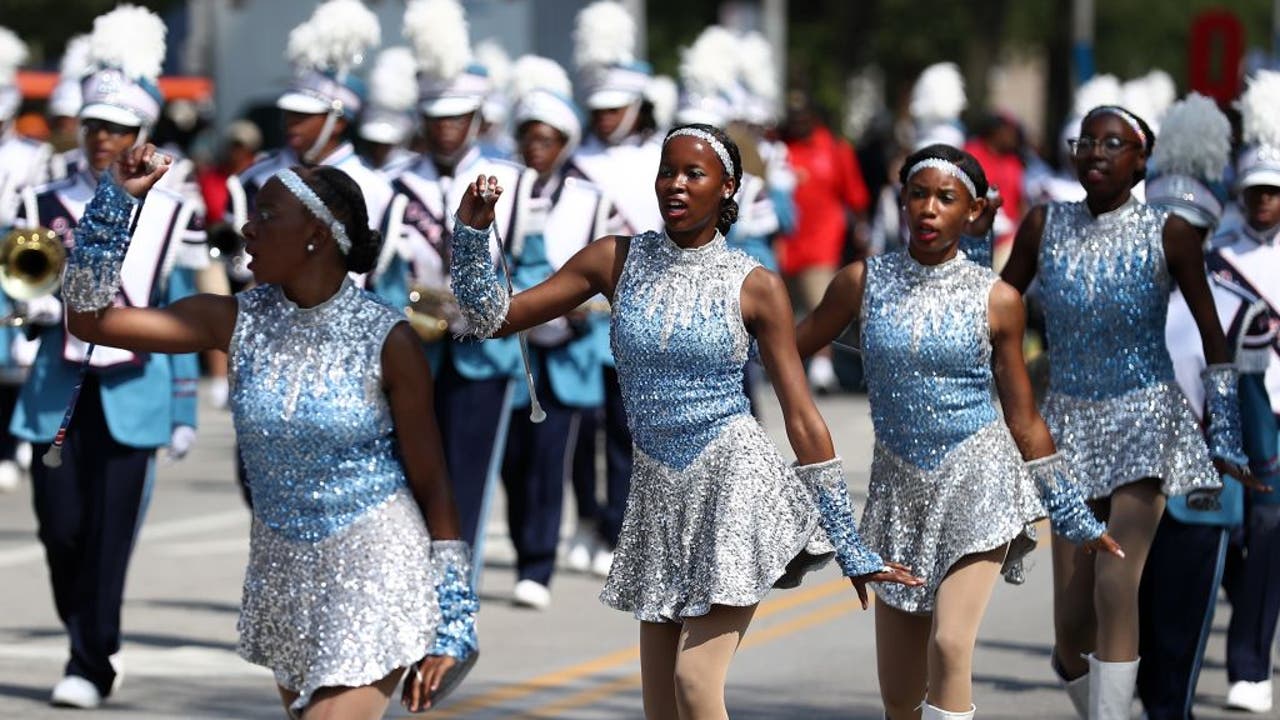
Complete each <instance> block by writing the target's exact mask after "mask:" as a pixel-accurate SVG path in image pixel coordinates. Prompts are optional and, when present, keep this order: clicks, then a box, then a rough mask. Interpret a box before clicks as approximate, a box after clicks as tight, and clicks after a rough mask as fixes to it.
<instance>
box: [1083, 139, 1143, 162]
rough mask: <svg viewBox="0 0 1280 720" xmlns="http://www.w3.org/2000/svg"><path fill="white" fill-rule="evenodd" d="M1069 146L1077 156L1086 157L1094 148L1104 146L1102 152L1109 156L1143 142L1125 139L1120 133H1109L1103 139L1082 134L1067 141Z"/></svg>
mask: <svg viewBox="0 0 1280 720" xmlns="http://www.w3.org/2000/svg"><path fill="white" fill-rule="evenodd" d="M1067 147H1069V148H1071V154H1072V155H1075V156H1076V157H1085V156H1087V155H1091V154H1092V153H1093V149H1094V148H1098V147H1100V148H1102V154H1103V155H1105V156H1107V157H1115V156H1117V155H1119V154H1120V153H1122V152H1124V149H1125V148H1127V147H1142V143H1140V142H1137V141H1134V140H1125V139H1124V138H1122V137H1120V136H1119V135H1108V136H1106V137H1104V138H1102V139H1101V140H1099V139H1098V138H1095V137H1090V136H1088V135H1082V136H1080V137H1078V138H1071V139H1070V140H1068V141H1067Z"/></svg>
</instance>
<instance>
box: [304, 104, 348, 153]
mask: <svg viewBox="0 0 1280 720" xmlns="http://www.w3.org/2000/svg"><path fill="white" fill-rule="evenodd" d="M340 117H342V108H341V107H334V108H331V109H330V110H329V112H328V114H326V115H325V116H324V126H323V127H321V128H320V134H319V135H317V136H316V141H315V142H313V143H311V147H310V148H308V149H307V151H306V152H305V153H303V155H302V162H303V163H304V164H307V165H315V164H316V163H318V162H320V159H321V158H320V153H321V152H323V151H324V149H325V147H326V146H328V144H329V140H330V139H331V138H332V137H333V128H334V126H336V125H337V124H338V118H340Z"/></svg>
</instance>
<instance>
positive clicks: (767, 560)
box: [600, 415, 818, 622]
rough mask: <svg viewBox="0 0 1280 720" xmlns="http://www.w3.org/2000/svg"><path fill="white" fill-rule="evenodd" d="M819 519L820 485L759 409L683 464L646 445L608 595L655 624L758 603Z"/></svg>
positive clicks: (635, 469) (606, 599)
mask: <svg viewBox="0 0 1280 720" xmlns="http://www.w3.org/2000/svg"><path fill="white" fill-rule="evenodd" d="M817 527H818V514H817V505H816V503H815V500H814V498H813V495H812V493H811V492H810V491H809V490H808V489H806V488H805V487H804V486H803V484H802V483H801V482H800V480H799V479H797V478H796V475H795V472H794V471H793V470H792V469H791V467H790V465H789V464H788V463H787V462H786V461H784V460H783V459H782V457H781V456H780V455H779V454H778V450H777V448H775V447H774V446H773V443H772V442H770V441H769V438H768V437H767V436H766V435H765V432H764V429H763V428H761V427H760V424H759V423H758V422H756V420H755V418H753V417H751V416H750V415H741V416H738V417H736V418H734V419H733V420H731V421H729V423H728V424H726V425H725V427H724V429H723V430H721V432H720V434H719V435H718V436H717V437H716V439H715V440H713V441H711V443H710V444H708V445H707V447H705V448H703V450H702V453H701V454H700V455H699V456H698V458H697V459H696V460H694V461H693V463H692V464H690V465H689V466H688V467H687V468H685V469H683V470H677V469H675V468H672V467H669V466H667V465H664V464H662V463H660V462H658V461H657V460H655V459H653V458H651V457H649V456H648V455H646V454H645V453H644V451H643V450H641V449H640V448H638V447H637V448H635V459H634V464H633V465H632V469H631V492H630V494H629V495H628V496H627V509H626V514H625V515H624V517H623V521H622V533H621V536H620V537H619V539H618V548H617V550H616V552H615V553H614V556H613V567H612V568H611V569H610V570H609V578H608V580H606V581H605V585H604V590H603V591H601V593H600V600H601V601H602V602H603V603H605V604H606V605H608V606H610V607H613V608H615V609H618V610H624V611H629V612H631V613H633V614H634V615H635V617H636V618H637V619H639V620H643V621H647V622H679V621H680V620H681V619H682V618H688V617H696V616H699V615H705V614H706V613H707V612H708V611H710V610H711V606H712V605H731V606H736V607H743V606H747V605H754V604H755V603H758V602H760V600H761V599H763V598H764V596H765V595H766V594H768V592H769V589H770V588H772V587H773V584H774V582H775V581H777V580H778V578H780V577H781V576H782V574H783V571H784V570H785V569H786V566H787V563H788V562H790V561H791V560H792V559H793V558H794V557H795V556H796V555H797V554H798V553H799V552H800V551H801V550H802V549H803V548H804V547H805V546H806V544H808V543H809V541H810V539H811V538H812V537H813V536H814V534H815V530H816V529H817Z"/></svg>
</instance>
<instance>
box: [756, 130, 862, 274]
mask: <svg viewBox="0 0 1280 720" xmlns="http://www.w3.org/2000/svg"><path fill="white" fill-rule="evenodd" d="M787 157H788V159H789V160H790V161H791V167H792V169H793V170H794V171H795V174H796V190H795V205H796V216H797V218H796V219H797V222H796V229H795V232H793V233H791V234H790V235H786V236H783V237H782V238H781V239H780V240H779V242H778V262H779V265H780V266H781V269H782V274H783V275H795V274H796V273H799V272H801V271H802V270H806V269H809V268H832V269H834V268H837V267H839V266H840V256H841V252H842V250H843V249H844V243H845V236H846V232H847V230H848V223H847V222H846V219H845V210H846V208H848V209H852V210H854V211H855V212H862V211H864V210H866V209H867V206H868V205H869V204H870V202H871V198H870V196H869V195H868V193H867V186H866V183H864V182H863V181H862V170H861V169H859V168H858V159H857V158H856V157H855V156H854V154H853V148H852V147H851V146H850V145H849V143H847V142H845V141H844V140H841V139H839V138H837V137H835V136H834V135H832V134H831V131H830V130H828V129H827V128H825V127H822V126H820V125H819V126H817V127H815V128H814V130H813V132H812V133H811V134H810V135H809V137H807V138H804V139H802V140H788V141H787Z"/></svg>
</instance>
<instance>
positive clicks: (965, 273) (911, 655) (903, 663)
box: [796, 145, 1120, 720]
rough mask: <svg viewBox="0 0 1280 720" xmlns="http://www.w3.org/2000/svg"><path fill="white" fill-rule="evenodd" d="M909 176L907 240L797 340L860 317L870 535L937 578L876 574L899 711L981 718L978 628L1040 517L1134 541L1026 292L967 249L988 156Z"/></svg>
mask: <svg viewBox="0 0 1280 720" xmlns="http://www.w3.org/2000/svg"><path fill="white" fill-rule="evenodd" d="M900 175H901V177H900V182H901V183H902V185H903V199H902V203H903V207H904V216H905V217H906V219H907V224H908V227H909V229H910V242H909V245H908V247H907V248H905V249H903V250H900V251H897V252H893V253H890V254H888V255H881V256H877V257H874V258H871V259H870V260H866V261H858V262H855V263H853V264H851V265H848V266H846V267H845V268H844V269H842V270H841V271H840V273H839V274H838V275H837V276H836V279H835V281H834V282H833V283H832V284H831V287H830V288H828V290H827V292H826V295H825V296H824V297H823V299H822V302H821V303H820V304H819V305H818V307H817V308H815V309H814V312H813V314H812V315H810V316H809V317H807V318H806V319H805V320H804V321H803V322H801V324H800V326H799V328H797V330H796V341H797V344H798V346H799V348H800V352H801V354H802V355H808V354H811V353H813V352H815V351H816V350H817V349H818V348H821V347H824V346H826V345H828V344H829V343H830V342H831V341H833V340H834V339H835V338H836V337H837V336H838V335H839V334H840V333H841V332H843V331H844V328H846V327H847V326H848V325H849V323H851V322H854V321H857V322H858V325H859V328H860V331H861V346H862V355H863V363H864V366H865V368H866V376H867V390H868V394H869V398H870V401H871V418H872V422H873V423H874V425H875V433H876V445H875V457H874V459H873V460H872V464H871V487H870V491H869V497H868V499H867V508H866V512H865V514H864V515H863V518H862V532H863V537H864V538H866V541H867V545H868V547H870V548H872V549H874V550H875V551H876V552H878V553H879V554H880V555H881V557H884V558H889V559H892V560H896V561H898V562H901V563H903V564H905V565H908V566H910V567H912V568H914V569H915V571H916V572H917V573H919V574H920V576H921V577H923V578H924V580H925V584H924V585H922V586H919V587H907V586H895V585H883V586H877V587H876V597H877V602H876V654H877V657H878V664H879V675H880V695H881V698H882V700H883V702H884V705H885V710H886V712H887V714H888V717H890V718H893V719H894V720H898V719H899V718H909V717H915V716H916V714H915V713H916V711H917V710H920V709H922V710H923V717H924V718H926V720H927V719H929V718H937V719H942V718H971V717H973V713H974V707H973V703H972V687H971V685H972V679H971V674H972V673H971V665H972V656H973V647H974V643H975V641H976V640H977V633H978V625H979V624H980V623H981V621H982V615H983V613H984V611H985V610H986V605H987V602H988V600H989V599H990V597H991V592H992V590H993V588H994V587H995V583H996V578H997V576H998V575H999V574H1000V572H1001V569H1002V566H1003V569H1004V572H1005V576H1006V577H1007V578H1008V579H1010V581H1013V582H1020V581H1021V563H1022V556H1023V555H1025V554H1026V553H1027V552H1029V551H1030V550H1032V549H1033V548H1034V547H1035V534H1034V531H1033V530H1031V529H1030V528H1029V527H1028V525H1029V523H1032V522H1034V521H1035V520H1037V519H1038V518H1041V517H1044V516H1045V515H1046V514H1047V515H1048V516H1049V517H1050V518H1051V520H1052V524H1053V529H1054V531H1055V532H1056V533H1059V534H1061V535H1062V536H1064V537H1066V538H1069V539H1070V540H1072V541H1073V542H1076V543H1083V544H1084V545H1085V547H1086V548H1087V549H1088V550H1090V551H1093V550H1098V549H1104V550H1107V551H1109V552H1112V553H1116V554H1117V555H1119V554H1120V550H1119V547H1118V546H1117V545H1116V544H1115V543H1114V541H1112V540H1111V539H1110V538H1108V537H1107V536H1106V535H1104V534H1103V527H1102V524H1101V523H1099V522H1098V521H1097V520H1096V519H1095V518H1094V517H1093V515H1092V514H1091V513H1090V512H1089V509H1088V508H1087V507H1086V506H1085V504H1084V500H1083V498H1082V497H1081V496H1080V493H1079V490H1078V487H1077V484H1076V483H1075V481H1074V480H1073V478H1072V472H1071V467H1070V465H1069V464H1068V463H1067V462H1066V461H1065V460H1064V459H1063V458H1062V456H1061V455H1059V454H1057V453H1056V452H1055V450H1054V445H1053V439H1052V438H1051V437H1050V436H1049V430H1048V428H1047V427H1045V424H1044V421H1043V420H1041V418H1040V416H1039V414H1038V413H1037V412H1036V409H1035V403H1034V400H1033V399H1032V395H1031V383H1030V381H1029V380H1028V379H1027V371H1026V365H1025V364H1024V363H1023V358H1022V329H1023V316H1024V311H1023V307H1022V300H1021V298H1019V296H1018V293H1017V292H1016V291H1015V290H1014V289H1013V288H1011V287H1009V286H1008V285H1006V284H1005V283H1003V282H1001V281H1000V279H999V277H998V276H997V275H996V274H995V273H994V272H992V271H991V270H990V269H988V268H986V267H983V266H981V265H978V264H976V263H974V262H971V261H970V260H969V259H968V258H967V257H966V256H965V254H964V253H963V252H962V251H960V249H959V244H960V240H961V236H962V235H963V233H964V232H965V229H966V226H967V225H968V224H969V223H971V222H973V219H974V218H976V217H978V216H979V215H981V214H982V212H983V210H984V206H985V205H986V200H985V195H986V192H987V180H986V177H985V175H984V174H983V172H982V167H981V166H980V165H979V164H978V162H977V161H976V160H975V159H974V158H973V157H972V156H971V155H969V154H968V153H966V152H964V151H962V150H957V149H955V148H953V147H950V146H947V145H931V146H928V147H926V148H923V149H921V150H919V151H917V152H915V153H914V154H912V155H911V156H910V157H908V158H907V159H906V161H905V162H904V163H903V165H902V170H901V172H900ZM993 364H994V373H993V371H992V366H993ZM997 392H998V397H999V400H1000V406H999V407H997V404H996V393H997ZM1001 409H1003V413H1004V417H1003V419H1002V418H1001V414H1000V410H1001ZM926 689H927V697H926ZM921 700H924V705H923V708H921Z"/></svg>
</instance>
